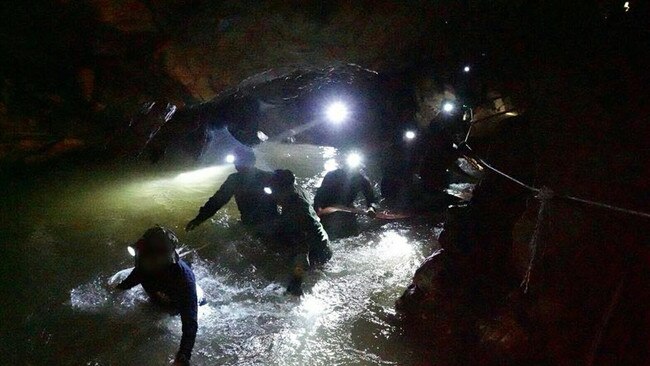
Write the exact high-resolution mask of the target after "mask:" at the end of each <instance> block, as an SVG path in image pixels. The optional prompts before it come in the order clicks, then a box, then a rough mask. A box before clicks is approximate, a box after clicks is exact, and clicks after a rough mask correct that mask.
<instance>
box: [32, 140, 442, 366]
mask: <svg viewBox="0 0 650 366" xmlns="http://www.w3.org/2000/svg"><path fill="white" fill-rule="evenodd" d="M288 149H290V151H288ZM337 153H338V152H337V151H336V150H335V149H331V148H319V147H309V146H301V145H299V146H290V147H285V146H281V145H273V144H265V145H263V146H262V147H260V149H259V151H258V162H259V163H260V166H262V167H264V168H266V169H274V168H290V169H292V170H293V171H294V172H295V173H296V175H297V176H298V182H299V184H300V185H301V186H303V187H304V188H306V189H307V190H309V191H310V193H313V189H314V187H316V186H317V185H318V184H319V180H320V179H322V176H323V175H324V173H325V172H324V168H323V165H324V162H325V161H326V160H328V159H331V158H333V157H335V156H336V154H337ZM287 154H289V155H292V156H293V157H287V156H286V155H287ZM295 156H300V157H301V159H298V160H297V161H298V162H299V163H298V162H296V158H295ZM307 157H308V158H307ZM201 169H203V168H198V169H193V170H192V169H189V170H187V171H180V172H176V171H175V172H166V173H161V174H159V175H156V176H153V177H144V178H143V177H142V176H126V177H124V179H114V180H112V181H111V180H106V181H105V184H103V185H94V184H95V182H96V181H97V180H98V179H97V177H88V178H87V179H88V181H89V182H90V181H92V183H93V185H91V186H84V185H81V186H77V187H75V189H74V190H70V191H67V190H66V188H63V189H62V190H61V191H60V192H58V193H57V195H58V196H57V200H54V202H53V203H49V206H45V205H43V206H42V207H40V210H43V211H45V212H46V213H47V215H45V216H43V218H40V219H39V218H36V219H34V221H35V222H36V223H37V230H34V231H33V233H32V234H31V235H30V237H29V240H28V242H27V243H26V248H30V250H31V249H33V252H34V254H33V255H31V256H30V258H29V261H30V266H31V268H32V269H33V273H34V274H33V275H34V276H35V279H36V280H38V281H45V282H47V281H50V282H47V283H49V286H48V287H46V288H45V287H44V288H43V291H46V290H47V291H50V292H49V293H44V294H43V295H42V296H39V298H43V299H48V298H55V301H54V304H55V305H51V306H50V305H48V306H50V307H51V308H53V309H54V310H55V311H53V312H52V313H48V312H44V311H42V310H41V309H42V308H43V306H41V305H40V304H39V305H38V306H36V305H35V306H34V310H33V311H32V313H33V314H34V315H33V316H32V317H31V318H30V320H29V326H30V327H31V328H33V329H35V333H34V335H32V336H31V339H32V340H33V344H34V346H33V351H32V354H33V355H34V357H32V358H30V361H31V362H32V364H41V363H43V362H45V361H43V360H49V361H51V362H54V363H57V362H58V363H63V364H65V363H76V364H79V363H81V364H89V365H107V364H119V365H122V364H125V365H129V364H138V365H160V364H165V363H167V362H169V361H170V360H171V357H173V354H174V353H175V352H176V350H177V347H178V343H179V340H180V336H181V323H180V318H179V317H172V316H169V315H167V314H164V313H161V312H159V311H157V310H156V308H155V307H153V306H151V305H150V304H149V301H148V299H147V296H146V294H145V293H144V291H143V290H142V289H141V287H139V286H138V287H136V288H134V289H131V290H129V291H124V292H121V291H117V290H113V289H112V288H111V286H110V285H109V283H108V282H109V280H110V277H111V276H112V275H113V273H115V272H116V271H117V270H119V269H120V268H126V267H128V266H129V265H131V263H132V258H131V257H129V256H128V254H127V252H126V245H128V244H131V243H132V242H133V241H134V240H135V239H137V238H138V236H139V235H141V234H142V232H143V231H144V230H145V229H146V228H147V227H149V226H151V225H153V224H156V223H160V224H163V225H167V226H169V227H172V228H174V230H175V231H176V232H177V234H179V238H180V239H181V241H182V242H183V243H184V244H185V245H187V249H192V248H194V249H196V248H201V249H200V250H199V251H198V252H191V253H190V254H189V255H188V256H187V257H185V259H187V260H188V261H189V262H190V263H191V264H192V268H193V271H194V273H195V276H196V278H197V283H198V284H199V285H200V287H201V288H202V289H203V290H204V292H205V295H206V298H207V304H206V305H204V306H201V307H200V308H199V333H198V336H197V341H196V346H195V349H194V353H193V357H192V361H193V365H215V364H223V365H306V364H309V365H332V364H337V365H358V364H386V365H388V364H396V363H398V362H399V363H400V364H404V363H410V362H409V360H413V359H417V357H416V356H417V355H415V354H416V353H417V351H415V350H413V349H412V348H411V347H410V346H409V345H408V343H406V342H402V341H400V337H399V333H400V330H399V328H398V327H397V326H396V325H395V323H394V322H393V316H394V310H393V308H394V301H395V299H396V298H397V297H398V296H399V294H400V293H401V292H402V291H403V290H404V288H405V287H406V285H408V283H409V281H410V278H411V276H412V275H413V273H414V271H415V269H416V268H417V266H418V265H419V264H420V263H421V261H422V260H423V259H424V256H425V255H428V254H429V253H430V252H431V249H432V248H434V246H435V245H436V244H435V240H432V238H434V237H436V236H437V234H438V233H439V230H440V229H439V228H438V227H436V226H435V223H418V224H411V223H383V222H379V221H377V220H374V221H373V222H372V223H370V222H368V220H367V219H362V220H360V221H361V222H362V225H365V226H366V228H367V230H365V231H364V232H363V233H362V234H361V235H359V236H357V237H352V238H346V239H341V240H337V241H334V242H332V250H333V257H332V260H331V261H330V262H329V263H327V264H326V265H325V266H324V267H323V268H321V269H318V270H315V271H312V272H310V273H309V275H308V276H307V278H306V283H305V295H304V296H303V297H301V298H294V297H291V296H286V295H285V294H284V292H285V285H286V279H287V264H286V258H284V257H283V255H282V254H281V253H280V254H278V253H275V252H273V251H272V250H271V249H269V248H267V247H265V246H264V244H263V243H261V242H260V241H259V240H257V239H255V238H254V237H253V236H252V235H250V233H248V232H246V231H245V230H243V229H242V228H241V226H240V225H239V224H238V222H237V218H238V217H239V214H238V212H237V210H236V207H235V205H234V204H233V203H232V202H231V203H229V204H228V205H227V206H226V207H224V209H223V210H221V211H220V212H219V213H218V214H217V215H215V216H214V218H213V219H212V220H209V221H207V222H205V223H204V224H203V225H201V226H200V227H199V228H197V229H196V230H195V231H194V232H192V233H190V234H186V233H184V232H183V230H182V228H183V227H184V225H185V223H186V222H187V221H188V220H189V219H191V218H192V217H194V215H196V211H197V209H198V207H200V206H201V205H202V204H203V203H204V202H205V200H207V198H208V197H210V196H211V195H212V194H214V191H215V190H216V189H217V188H218V187H219V185H220V184H221V183H222V182H223V180H225V178H226V177H227V175H228V174H230V173H231V172H232V171H233V170H232V168H231V167H227V166H223V167H221V166H219V167H218V168H211V169H208V170H203V171H201ZM197 171H198V172H197ZM192 172H194V173H192ZM185 173H192V174H189V175H181V174H185ZM179 176H180V177H181V178H179ZM190 178H191V179H190ZM75 184H79V183H78V182H77V183H75ZM87 184H90V183H87ZM45 193H46V194H44V196H46V197H49V196H52V195H53V194H52V193H51V192H45ZM61 210H65V212H66V216H65V217H63V218H61V217H60V215H59V214H58V213H59V212H61ZM53 219H56V220H58V221H56V224H54V222H55V221H53ZM366 224H368V225H366ZM52 273H55V274H56V276H53V275H52ZM52 279H53V280H55V281H56V282H53V281H52ZM57 292H58V293H59V294H60V293H62V294H64V296H65V297H66V299H63V300H61V301H59V300H57V299H58V298H59V296H58V295H57ZM43 301H45V300H43ZM56 304H63V307H61V305H56ZM40 333H46V334H51V337H50V338H48V339H51V340H49V341H48V343H43V342H41V341H40V340H39V339H40V338H39V337H40V336H39V335H38V334H40ZM107 340H110V341H107ZM70 345H75V346H76V347H75V352H74V354H72V353H70V352H69V347H70ZM62 355H66V356H65V357H63V356H62ZM414 355H415V356H414ZM66 357H69V358H66ZM45 363H47V362H45Z"/></svg>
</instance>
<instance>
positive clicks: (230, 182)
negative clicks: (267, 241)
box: [196, 168, 278, 225]
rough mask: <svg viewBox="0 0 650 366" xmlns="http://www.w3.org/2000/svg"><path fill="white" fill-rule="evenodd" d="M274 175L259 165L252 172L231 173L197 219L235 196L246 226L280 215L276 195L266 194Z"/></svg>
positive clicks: (210, 212) (273, 218)
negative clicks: (273, 196) (266, 188)
mask: <svg viewBox="0 0 650 366" xmlns="http://www.w3.org/2000/svg"><path fill="white" fill-rule="evenodd" d="M271 176H272V174H271V173H270V172H266V171H263V170H260V169H257V168H251V170H250V171H249V172H246V173H243V172H237V173H233V174H230V175H229V176H228V179H226V181H225V182H224V183H223V185H222V186H221V188H219V190H218V191H217V193H215V194H214V196H212V197H210V199H209V200H208V202H206V203H205V205H203V207H201V209H200V210H199V214H198V215H197V217H196V218H197V219H198V220H199V221H205V220H207V219H208V218H210V217H212V216H213V215H214V214H215V213H217V211H219V209H221V207H223V206H224V205H225V204H226V203H228V201H230V198H232V196H235V202H236V203H237V208H238V209H239V212H240V214H241V221H242V223H244V224H245V225H259V224H264V223H268V222H269V221H273V220H276V219H277V218H278V212H277V207H276V204H275V201H274V200H273V198H272V197H271V196H270V195H268V194H266V193H264V187H266V186H268V184H269V180H270V179H271Z"/></svg>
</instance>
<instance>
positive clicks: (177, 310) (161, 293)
mask: <svg viewBox="0 0 650 366" xmlns="http://www.w3.org/2000/svg"><path fill="white" fill-rule="evenodd" d="M139 284H140V285H142V288H144V290H145V292H146V293H147V294H148V295H149V297H150V298H151V300H152V301H153V302H155V303H156V304H159V305H162V306H164V307H165V308H169V309H170V310H172V311H173V313H174V314H180V316H181V322H182V324H183V336H182V338H181V345H180V348H179V350H178V354H177V355H176V359H177V360H183V361H185V362H189V360H190V356H191V355H192V348H194V341H195V339H196V332H197V329H198V321H197V312H198V304H197V297H196V281H195V279H194V273H193V272H192V269H191V268H190V267H189V266H188V265H187V264H186V263H185V262H183V260H181V259H179V260H178V263H176V264H171V265H169V267H168V268H167V269H166V270H164V271H163V272H161V273H157V274H155V275H147V274H145V273H143V272H142V271H141V270H139V269H138V267H137V266H136V267H135V269H134V270H133V271H132V272H131V273H130V274H129V276H128V277H127V278H125V279H124V281H122V282H121V283H120V284H119V285H117V288H119V289H121V290H128V289H130V288H132V287H135V286H137V285H139Z"/></svg>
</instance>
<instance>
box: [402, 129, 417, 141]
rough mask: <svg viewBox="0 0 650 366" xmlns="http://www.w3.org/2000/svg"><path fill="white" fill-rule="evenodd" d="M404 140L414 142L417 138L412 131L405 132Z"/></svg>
mask: <svg viewBox="0 0 650 366" xmlns="http://www.w3.org/2000/svg"><path fill="white" fill-rule="evenodd" d="M404 138H405V139H407V140H413V139H414V138H415V132H414V131H411V130H409V131H406V132H404Z"/></svg>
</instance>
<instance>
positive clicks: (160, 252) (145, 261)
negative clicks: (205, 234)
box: [135, 225, 178, 272]
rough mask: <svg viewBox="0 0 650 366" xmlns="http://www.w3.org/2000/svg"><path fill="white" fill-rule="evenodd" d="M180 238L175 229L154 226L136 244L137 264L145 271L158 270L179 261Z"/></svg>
mask: <svg viewBox="0 0 650 366" xmlns="http://www.w3.org/2000/svg"><path fill="white" fill-rule="evenodd" d="M177 245H178V238H177V237H176V234H174V232H173V231H171V230H169V229H165V228H164V227H162V226H158V225H156V226H154V227H152V228H150V229H148V230H147V231H145V233H144V234H143V235H142V238H140V240H138V242H137V243H136V244H135V253H136V256H135V266H136V267H139V268H141V269H142V270H143V271H145V272H157V271H159V270H162V269H165V268H167V267H168V266H169V265H172V264H175V263H178V253H176V246H177Z"/></svg>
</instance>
